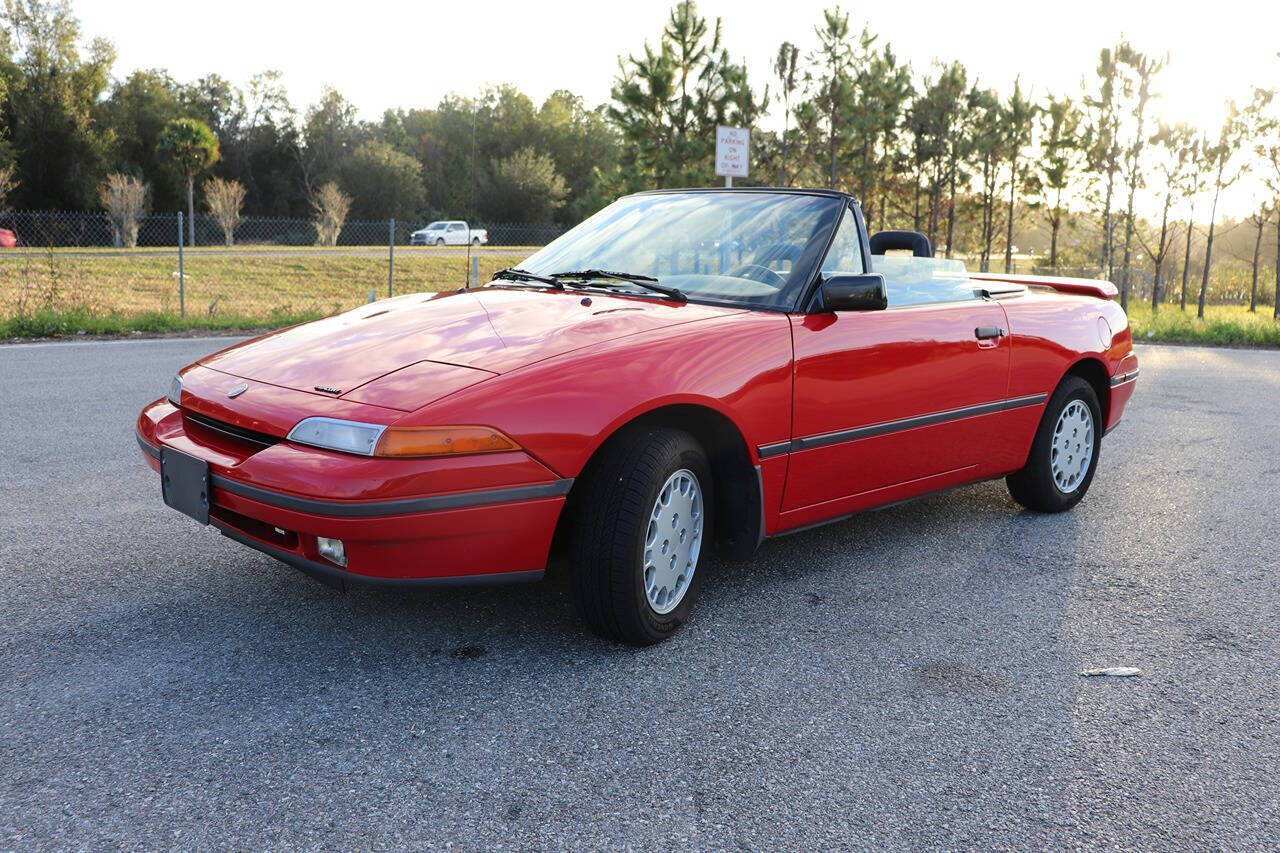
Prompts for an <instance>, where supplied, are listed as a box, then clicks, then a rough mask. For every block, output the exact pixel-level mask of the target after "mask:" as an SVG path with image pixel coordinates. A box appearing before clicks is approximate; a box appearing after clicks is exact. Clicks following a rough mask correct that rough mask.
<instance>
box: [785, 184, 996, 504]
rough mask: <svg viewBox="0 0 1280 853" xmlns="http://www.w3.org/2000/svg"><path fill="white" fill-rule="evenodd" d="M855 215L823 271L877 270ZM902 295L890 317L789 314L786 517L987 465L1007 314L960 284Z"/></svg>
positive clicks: (962, 475) (927, 485)
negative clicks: (932, 294) (791, 372)
mask: <svg viewBox="0 0 1280 853" xmlns="http://www.w3.org/2000/svg"><path fill="white" fill-rule="evenodd" d="M859 218H860V214H859V213H858V211H857V209H856V208H854V207H851V208H850V209H849V211H848V212H847V213H846V214H845V219H844V221H843V222H842V224H841V226H840V230H839V231H838V232H837V234H836V238H835V241H834V242H833V245H832V248H831V251H830V252H829V253H828V258H827V260H826V261H825V262H824V264H823V271H824V273H832V272H869V271H871V270H870V269H868V265H869V264H868V255H867V244H866V242H865V239H864V238H863V236H862V235H863V233H864V232H863V231H862V230H861V229H859V227H858V219H859ZM896 289H897V288H895V286H894V284H893V283H892V282H890V283H889V287H888V294H889V307H888V308H887V309H885V310H879V311H850V312H839V313H836V312H828V313H816V314H794V315H792V317H791V320H792V338H793V342H794V349H795V368H794V369H795V382H794V398H793V399H794V402H793V416H792V441H791V445H790V450H791V456H790V461H789V465H788V473H787V485H786V490H785V494H784V497H783V506H782V509H783V511H784V513H785V512H787V511H797V510H801V509H802V508H806V507H809V508H813V507H823V506H826V507H827V508H828V509H829V510H830V514H832V515H835V514H839V513H840V512H843V511H853V510H855V509H858V508H863V507H865V506H873V505H877V504H880V503H886V502H890V501H894V500H900V499H903V498H905V497H910V496H912V495H914V494H918V493H923V492H928V491H932V490H934V489H938V488H943V487H945V486H947V485H952V484H954V483H957V482H964V481H967V480H972V479H977V478H979V477H980V476H981V475H982V474H983V472H984V471H985V470H986V469H985V467H984V466H988V465H989V464H990V455H989V448H990V444H989V442H991V441H992V440H993V433H994V434H996V435H998V432H999V429H1000V423H1001V419H1002V418H1003V411H1004V409H1003V406H1004V401H1005V396H1006V393H1007V388H1008V381H1009V352H1010V343H1009V338H1008V336H1007V334H1006V330H1007V329H1008V323H1007V321H1006V319H1005V314H1004V310H1003V309H1002V308H1001V307H1000V305H999V304H998V303H996V302H994V301H989V300H986V299H983V298H981V297H979V296H977V295H974V294H973V292H972V291H969V290H966V289H959V290H958V289H957V288H956V287H955V286H954V283H953V284H952V285H948V286H943V287H940V288H938V289H937V294H938V297H939V299H938V300H937V301H929V300H928V299H927V298H926V299H925V300H924V301H919V294H915V296H914V297H913V299H912V300H908V299H904V298H903V297H902V295H901V294H899V297H898V299H896V300H895V290H896ZM926 296H927V292H926ZM895 301H896V302H897V303H898V304H895ZM908 301H914V304H905V303H906V302H908ZM809 514H810V515H812V516H814V517H821V516H823V515H825V514H827V513H824V512H816V513H814V512H811V513H809Z"/></svg>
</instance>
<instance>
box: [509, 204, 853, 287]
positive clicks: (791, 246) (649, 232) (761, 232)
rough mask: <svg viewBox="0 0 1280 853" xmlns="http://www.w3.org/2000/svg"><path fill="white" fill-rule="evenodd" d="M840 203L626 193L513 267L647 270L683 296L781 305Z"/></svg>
mask: <svg viewBox="0 0 1280 853" xmlns="http://www.w3.org/2000/svg"><path fill="white" fill-rule="evenodd" d="M844 207H845V204H844V202H843V200H842V199H840V198H837V197H832V196H821V195H804V194H799V193H783V192H769V191H761V192H746V191H737V192H734V191H727V192H672V193H653V194H648V195H635V196H628V197H627V198H623V199H620V200H618V201H616V202H614V203H613V204H611V205H609V206H608V207H606V208H605V209H604V210H602V211H600V212H599V213H597V214H596V215H594V216H592V217H591V218H590V219H587V220H586V221H585V222H583V223H582V224H581V225H579V226H577V227H576V228H574V229H572V230H570V231H568V232H567V233H565V234H564V235H563V236H561V237H560V238H558V239H557V240H555V241H554V242H552V243H550V244H548V245H547V246H546V247H545V248H544V249H542V250H541V251H539V252H538V253H537V254H535V255H533V256H532V257H530V258H529V259H528V260H526V261H525V262H524V263H522V264H521V265H520V269H521V270H524V271H527V272H530V273H536V274H538V275H552V274H555V273H564V272H570V271H575V270H610V271H614V272H621V273H627V274H632V275H641V276H651V277H653V278H654V279H657V280H658V282H660V283H661V284H662V285H664V286H666V287H669V288H676V289H678V290H679V291H680V292H681V293H683V294H684V295H685V296H687V297H688V298H689V299H690V300H693V301H699V300H702V301H710V302H728V303H733V304H742V305H749V306H753V307H754V306H768V307H774V308H783V309H790V308H792V307H793V303H794V302H795V301H796V299H797V298H798V296H799V291H800V289H801V288H802V287H803V286H804V284H805V283H806V282H808V281H809V280H811V278H812V274H813V271H814V269H815V267H816V265H817V263H818V261H819V260H820V258H821V255H822V253H823V250H824V249H825V248H826V245H827V242H828V240H829V238H830V235H831V230H832V229H833V228H834V227H835V224H836V223H837V222H838V221H839V217H840V213H841V211H842V210H844ZM609 285H610V286H623V287H630V286H628V285H625V283H620V282H618V281H610V282H609ZM635 289H636V290H637V292H643V290H642V288H639V287H636V288H635Z"/></svg>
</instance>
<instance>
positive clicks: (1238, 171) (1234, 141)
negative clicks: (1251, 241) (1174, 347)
mask: <svg viewBox="0 0 1280 853" xmlns="http://www.w3.org/2000/svg"><path fill="white" fill-rule="evenodd" d="M1270 101H1271V92H1268V91H1266V90H1263V89H1257V90H1255V91H1254V97H1253V103H1251V104H1250V105H1249V106H1248V107H1246V108H1245V109H1244V110H1243V111H1242V110H1241V109H1240V108H1239V107H1237V106H1236V104H1235V102H1234V101H1233V102H1231V103H1230V104H1229V105H1228V106H1227V117H1226V119H1225V120H1224V121H1223V122H1222V132H1221V133H1220V134H1219V135H1218V143H1217V145H1215V146H1213V147H1212V148H1211V149H1209V157H1208V158H1207V159H1208V161H1209V164H1210V167H1211V168H1212V170H1213V176H1214V177H1213V187H1214V190H1213V206H1212V207H1211V208H1210V210H1209V236H1208V237H1207V238H1206V240H1205V245H1204V269H1203V270H1202V271H1201V275H1200V302H1199V304H1198V306H1197V308H1196V316H1197V317H1200V318H1203V317H1204V303H1205V298H1206V297H1207V296H1208V293H1209V269H1210V267H1212V265H1213V226H1214V221H1213V220H1214V217H1215V216H1217V215H1218V198H1219V197H1220V196H1221V195H1222V191H1223V190H1224V189H1226V188H1227V187H1229V186H1231V185H1232V184H1234V183H1235V182H1236V180H1238V179H1239V178H1240V176H1241V175H1243V174H1244V173H1245V171H1246V170H1247V169H1248V164H1247V163H1240V162H1238V161H1237V159H1236V154H1237V152H1238V151H1239V149H1240V147H1241V145H1242V144H1243V143H1244V142H1245V141H1246V140H1248V139H1249V138H1250V137H1251V136H1252V135H1253V134H1254V133H1255V132H1256V126H1255V124H1254V123H1255V121H1257V119H1258V117H1260V116H1261V114H1262V111H1263V109H1264V108H1265V107H1266V106H1267V104H1268V103H1270Z"/></svg>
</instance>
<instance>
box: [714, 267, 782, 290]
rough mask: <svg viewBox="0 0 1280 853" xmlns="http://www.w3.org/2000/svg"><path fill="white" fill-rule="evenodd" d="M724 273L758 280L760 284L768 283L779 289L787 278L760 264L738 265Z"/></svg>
mask: <svg viewBox="0 0 1280 853" xmlns="http://www.w3.org/2000/svg"><path fill="white" fill-rule="evenodd" d="M759 273H764V275H765V276H766V277H761V276H760V275H759ZM726 275H731V276H736V277H737V278H745V279H749V280H751V281H758V282H760V283H761V284H764V285H768V286H769V287H772V288H776V289H778V290H781V289H782V288H783V287H785V286H786V284H787V280H786V279H785V278H783V277H782V276H780V275H778V274H777V273H776V272H774V271H773V270H771V269H769V268H768V267H765V266H761V265H760V264H743V265H742V266H740V267H735V268H734V269H731V270H729V272H728V273H726Z"/></svg>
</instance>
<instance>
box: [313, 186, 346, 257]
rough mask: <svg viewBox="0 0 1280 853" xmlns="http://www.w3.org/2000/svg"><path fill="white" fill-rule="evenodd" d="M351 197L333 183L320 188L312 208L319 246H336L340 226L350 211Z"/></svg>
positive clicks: (340, 230) (340, 231)
mask: <svg viewBox="0 0 1280 853" xmlns="http://www.w3.org/2000/svg"><path fill="white" fill-rule="evenodd" d="M351 202H352V198H351V196H349V195H347V194H346V193H344V192H343V191H342V190H340V189H338V185H337V184H335V183H334V182H333V181H329V183H327V184H325V185H324V186H322V187H320V189H319V191H318V192H316V197H315V201H313V202H312V203H311V204H312V207H313V208H314V210H315V213H316V219H315V222H316V243H317V244H318V245H321V246H336V245H338V235H339V234H341V233H342V224H343V223H344V222H346V221H347V213H348V212H349V211H350V210H351Z"/></svg>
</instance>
